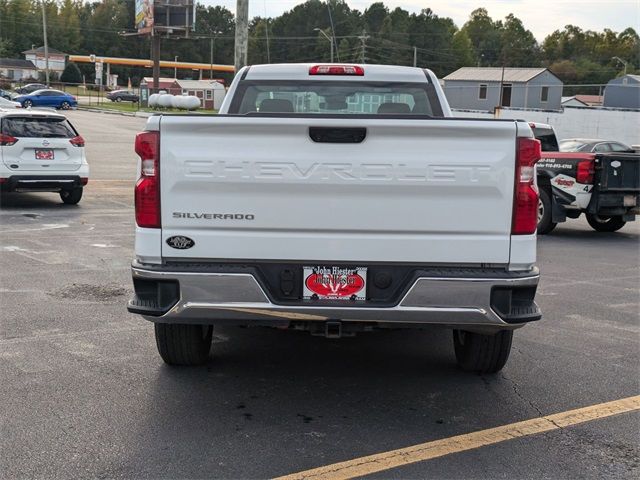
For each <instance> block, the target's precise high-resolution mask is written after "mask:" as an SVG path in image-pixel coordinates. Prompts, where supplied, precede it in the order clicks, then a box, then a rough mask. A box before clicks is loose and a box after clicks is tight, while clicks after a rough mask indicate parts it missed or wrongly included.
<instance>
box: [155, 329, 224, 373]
mask: <svg viewBox="0 0 640 480" xmlns="http://www.w3.org/2000/svg"><path fill="white" fill-rule="evenodd" d="M155 333H156V345H157V347H158V353H159V354H160V356H161V357H162V360H164V362H165V363H166V364H168V365H185V366H193V365H202V364H203V363H205V362H206V361H207V358H208V357H209V350H210V349H211V336H212V334H213V327H212V326H210V325H182V324H169V323H156V324H155Z"/></svg>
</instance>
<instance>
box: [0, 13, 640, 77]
mask: <svg viewBox="0 0 640 480" xmlns="http://www.w3.org/2000/svg"><path fill="white" fill-rule="evenodd" d="M41 1H42V0H41ZM41 1H37V2H36V1H33V0H0V57H10V58H23V55H22V52H23V51H25V50H28V49H30V48H31V47H32V46H36V47H37V46H41V45H42V43H43V38H42V13H41ZM134 4H135V0H103V1H100V2H93V3H86V2H84V1H82V0H44V6H45V10H46V15H47V24H48V28H47V32H48V40H49V45H50V46H51V47H52V48H55V49H56V50H60V51H63V52H65V53H72V54H81V55H89V54H96V55H98V56H118V57H120V56H121V57H136V58H149V56H150V41H149V38H148V37H138V36H125V35H123V32H133V25H134ZM196 8H197V14H196V26H195V31H194V32H193V33H192V34H190V37H189V38H181V39H178V38H167V39H163V43H162V58H163V59H167V60H169V59H174V57H176V56H177V57H178V58H179V59H180V60H183V61H190V62H203V63H209V62H210V61H213V63H219V64H233V44H234V31H235V23H234V16H233V14H232V13H231V11H229V10H228V9H226V8H224V7H221V6H204V5H201V4H198V5H197V7H196ZM332 27H333V28H332ZM323 33H324V34H326V35H327V36H329V37H334V36H335V45H336V48H335V60H336V61H337V60H339V61H342V62H364V63H383V64H393V65H413V64H414V62H415V63H416V64H417V65H418V66H420V67H428V68H431V69H432V70H434V72H435V73H436V74H437V75H438V76H444V75H446V74H448V73H450V72H452V71H454V70H456V69H457V68H459V67H462V66H502V65H505V66H508V67H540V66H544V67H548V68H549V69H550V70H551V71H552V72H553V73H555V74H556V75H557V76H559V77H560V78H561V79H562V80H563V81H564V82H565V83H569V84H602V83H606V82H607V81H608V80H610V79H611V78H613V77H615V76H617V75H620V74H621V73H622V71H623V66H622V64H621V63H620V62H619V61H618V60H616V59H614V57H619V58H621V59H623V60H624V61H626V62H628V65H627V72H628V73H637V72H639V70H638V67H639V66H640V60H639V56H640V38H639V36H638V33H637V32H636V31H635V30H634V29H633V28H627V29H625V30H624V31H622V32H614V31H612V30H610V29H604V30H603V31H601V32H596V31H592V30H582V29H581V28H580V27H578V26H575V25H567V26H566V27H565V28H564V29H563V30H556V31H554V32H553V33H551V34H549V35H548V36H547V37H546V38H545V39H544V40H543V41H542V42H538V41H537V40H536V38H535V37H534V35H533V34H532V33H531V31H529V30H527V28H526V26H525V25H524V23H523V22H522V20H520V19H519V18H517V17H516V16H514V15H508V16H507V17H506V18H504V19H493V18H491V17H490V16H489V14H488V13H487V11H486V10H485V9H484V8H478V9H476V10H474V11H472V12H470V15H469V19H468V20H467V22H466V23H465V24H464V25H462V26H461V27H458V26H457V25H456V24H455V23H454V22H453V20H452V19H451V18H448V17H441V16H438V15H437V14H436V13H434V12H433V11H432V10H431V9H429V8H425V9H423V10H422V11H420V12H419V13H409V12H408V11H406V10H404V9H402V8H395V9H389V8H388V7H387V6H386V5H385V4H384V3H383V2H375V3H372V4H371V5H370V6H369V7H368V8H367V9H365V10H364V11H359V10H356V9H353V8H351V7H349V5H348V4H347V3H346V2H345V0H328V1H321V0H307V1H305V2H304V3H301V4H299V5H297V6H296V7H294V8H293V9H291V10H290V11H287V12H285V13H283V14H282V15H280V16H278V17H274V18H264V17H255V18H253V19H252V20H251V22H250V32H249V34H250V36H249V63H251V64H257V63H267V62H271V63H277V62H305V61H309V62H313V61H329V59H330V58H329V57H330V45H331V43H330V42H329V41H328V40H327V38H326V37H325V36H324V35H323ZM80 68H81V70H82V73H84V74H85V76H86V78H87V82H89V81H91V80H92V76H93V69H92V66H91V65H80ZM112 73H118V74H120V78H127V77H130V78H131V79H132V80H133V82H134V83H137V81H138V80H139V79H140V78H141V77H142V76H148V75H150V71H148V70H146V69H142V68H130V67H113V68H112ZM168 73H169V72H166V73H165V75H166V74H168ZM171 73H173V72H171ZM183 75H184V76H194V75H195V72H194V73H192V72H185V71H183V72H180V73H179V76H183ZM216 76H218V77H225V75H224V74H220V75H216ZM226 79H227V80H228V79H229V77H228V76H226Z"/></svg>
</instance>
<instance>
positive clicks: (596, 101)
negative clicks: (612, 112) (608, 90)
mask: <svg viewBox="0 0 640 480" xmlns="http://www.w3.org/2000/svg"><path fill="white" fill-rule="evenodd" d="M576 99H577V100H579V101H580V102H582V103H586V104H587V105H602V99H603V97H602V95H576Z"/></svg>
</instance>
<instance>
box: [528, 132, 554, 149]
mask: <svg viewBox="0 0 640 480" xmlns="http://www.w3.org/2000/svg"><path fill="white" fill-rule="evenodd" d="M533 134H534V135H535V137H536V138H537V139H538V140H540V144H541V146H542V151H543V152H557V151H558V150H559V147H558V139H557V138H556V134H555V133H554V132H553V130H549V129H542V128H534V129H533Z"/></svg>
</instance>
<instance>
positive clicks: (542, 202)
mask: <svg viewBox="0 0 640 480" xmlns="http://www.w3.org/2000/svg"><path fill="white" fill-rule="evenodd" d="M551 208H552V207H551V194H550V193H549V192H548V191H547V190H546V189H545V188H541V189H540V198H539V199H538V235H544V234H546V233H549V232H550V231H551V230H553V229H554V228H556V225H557V223H554V222H552V221H551Z"/></svg>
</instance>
